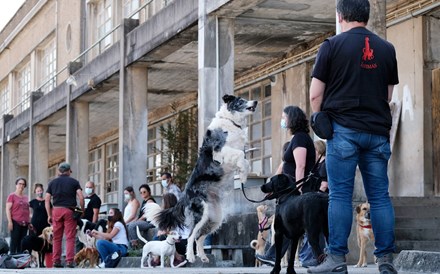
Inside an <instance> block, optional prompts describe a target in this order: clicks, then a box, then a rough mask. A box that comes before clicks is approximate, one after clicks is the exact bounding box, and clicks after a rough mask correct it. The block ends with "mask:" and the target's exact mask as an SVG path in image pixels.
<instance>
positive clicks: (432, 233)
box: [395, 227, 440, 241]
mask: <svg viewBox="0 0 440 274" xmlns="http://www.w3.org/2000/svg"><path fill="white" fill-rule="evenodd" d="M395 234H396V239H397V240H413V241H437V240H440V233H439V229H438V228H430V229H429V228H425V229H417V228H404V229H402V228H399V227H396V229H395Z"/></svg>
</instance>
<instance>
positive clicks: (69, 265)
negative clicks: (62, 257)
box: [66, 262, 75, 268]
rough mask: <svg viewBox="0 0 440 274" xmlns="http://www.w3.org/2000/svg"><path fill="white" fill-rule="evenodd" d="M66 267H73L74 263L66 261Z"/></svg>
mask: <svg viewBox="0 0 440 274" xmlns="http://www.w3.org/2000/svg"><path fill="white" fill-rule="evenodd" d="M66 267H68V268H75V264H74V263H73V262H70V263H67V264H66Z"/></svg>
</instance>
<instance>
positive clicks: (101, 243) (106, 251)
mask: <svg viewBox="0 0 440 274" xmlns="http://www.w3.org/2000/svg"><path fill="white" fill-rule="evenodd" d="M96 249H97V250H98V253H99V257H101V262H103V261H104V260H105V258H106V257H107V256H108V255H110V254H113V253H114V252H115V251H119V253H120V254H121V256H122V257H124V256H125V255H127V246H126V245H122V244H115V243H112V242H110V241H107V240H102V239H99V240H97V241H96Z"/></svg>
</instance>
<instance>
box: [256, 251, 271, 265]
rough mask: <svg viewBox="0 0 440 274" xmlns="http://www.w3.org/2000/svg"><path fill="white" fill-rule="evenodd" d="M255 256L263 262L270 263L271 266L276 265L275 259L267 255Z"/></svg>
mask: <svg viewBox="0 0 440 274" xmlns="http://www.w3.org/2000/svg"><path fill="white" fill-rule="evenodd" d="M255 258H257V260H259V261H260V262H262V263H265V264H268V265H270V266H275V259H274V258H269V257H266V256H265V255H260V254H255Z"/></svg>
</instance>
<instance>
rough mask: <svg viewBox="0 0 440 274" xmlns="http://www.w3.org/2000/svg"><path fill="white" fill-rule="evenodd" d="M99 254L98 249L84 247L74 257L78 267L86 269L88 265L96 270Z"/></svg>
mask: <svg viewBox="0 0 440 274" xmlns="http://www.w3.org/2000/svg"><path fill="white" fill-rule="evenodd" d="M98 259H99V253H98V250H97V249H96V248H93V247H84V248H83V249H81V250H80V251H79V252H78V253H76V255H75V257H74V261H75V263H76V265H77V266H78V267H81V268H84V267H86V263H88V265H89V267H90V268H95V267H96V265H97V264H98Z"/></svg>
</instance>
